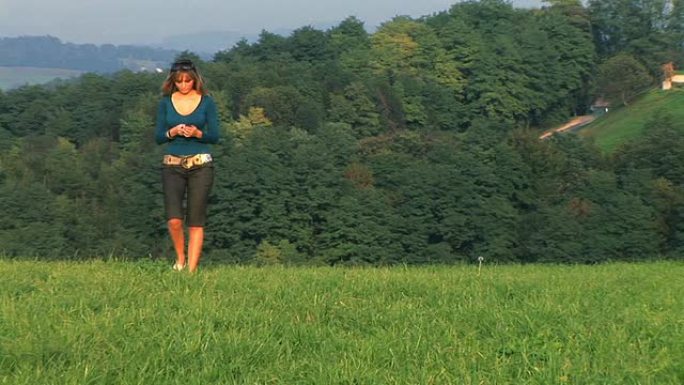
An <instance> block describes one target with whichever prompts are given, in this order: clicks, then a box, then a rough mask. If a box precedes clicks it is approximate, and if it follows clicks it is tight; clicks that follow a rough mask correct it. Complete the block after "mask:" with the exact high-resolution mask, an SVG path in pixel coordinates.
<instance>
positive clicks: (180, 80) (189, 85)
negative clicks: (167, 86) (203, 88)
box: [174, 72, 195, 95]
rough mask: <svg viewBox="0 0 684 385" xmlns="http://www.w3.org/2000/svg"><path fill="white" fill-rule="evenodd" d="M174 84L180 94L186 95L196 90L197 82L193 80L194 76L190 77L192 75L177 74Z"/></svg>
mask: <svg viewBox="0 0 684 385" xmlns="http://www.w3.org/2000/svg"><path fill="white" fill-rule="evenodd" d="M174 83H175V84H176V88H177V89H178V92H180V93H181V94H184V95H185V94H188V93H189V92H190V91H192V90H193V89H194V88H195V81H194V80H193V79H192V76H190V74H188V73H187V72H179V73H178V74H176V78H175V79H174Z"/></svg>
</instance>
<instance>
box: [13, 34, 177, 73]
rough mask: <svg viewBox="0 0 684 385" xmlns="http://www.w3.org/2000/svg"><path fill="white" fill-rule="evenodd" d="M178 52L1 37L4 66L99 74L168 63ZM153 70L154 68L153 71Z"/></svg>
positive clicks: (58, 40) (32, 37) (37, 38)
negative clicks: (59, 69) (142, 64)
mask: <svg viewBox="0 0 684 385" xmlns="http://www.w3.org/2000/svg"><path fill="white" fill-rule="evenodd" d="M177 54H178V52H176V51H172V50H166V49H158V48H151V47H144V46H133V45H118V46H115V45H112V44H103V45H94V44H73V43H64V42H62V41H61V40H60V39H58V38H56V37H53V36H20V37H4V38H0V66H5V67H39V68H64V69H72V70H80V71H87V72H97V73H111V72H116V71H120V70H122V69H131V70H138V69H139V68H140V67H141V63H148V65H149V64H150V63H163V64H168V62H169V61H172V60H173V57H174V56H175V55H177ZM149 69H153V68H149Z"/></svg>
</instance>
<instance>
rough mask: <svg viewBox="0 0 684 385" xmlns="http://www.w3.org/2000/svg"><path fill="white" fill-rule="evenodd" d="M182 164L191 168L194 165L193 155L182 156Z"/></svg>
mask: <svg viewBox="0 0 684 385" xmlns="http://www.w3.org/2000/svg"><path fill="white" fill-rule="evenodd" d="M181 166H182V167H183V168H184V169H187V170H189V169H191V168H192V166H193V162H192V156H184V157H183V158H181Z"/></svg>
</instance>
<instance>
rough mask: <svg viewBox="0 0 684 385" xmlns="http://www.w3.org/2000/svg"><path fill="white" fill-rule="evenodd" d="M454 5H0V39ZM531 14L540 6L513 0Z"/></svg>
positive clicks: (277, 22) (271, 25) (72, 1)
mask: <svg viewBox="0 0 684 385" xmlns="http://www.w3.org/2000/svg"><path fill="white" fill-rule="evenodd" d="M455 2H457V0H289V1H286V0H250V1H243V0H0V37H5V36H19V35H52V36H56V37H58V38H60V39H61V40H62V41H65V42H73V43H95V44H102V43H113V44H146V43H155V42H159V41H161V40H163V38H165V37H168V36H174V35H182V34H185V33H195V32H206V31H237V32H240V33H245V34H249V33H254V32H259V31H261V30H263V29H265V30H268V31H276V30H278V29H294V28H298V27H302V26H305V25H310V24H313V25H316V24H328V23H329V24H336V23H338V22H340V21H341V20H343V19H344V18H346V17H347V16H356V17H357V18H359V19H360V20H361V21H363V22H364V23H365V25H366V27H375V26H377V25H378V24H379V23H381V22H384V21H388V20H390V19H391V18H392V17H394V16H397V15H408V16H412V17H419V16H423V15H429V14H432V13H434V12H439V11H444V10H447V9H449V7H450V5H452V4H454V3H455ZM512 3H513V4H515V5H516V6H539V5H540V3H541V1H540V0H514V1H512Z"/></svg>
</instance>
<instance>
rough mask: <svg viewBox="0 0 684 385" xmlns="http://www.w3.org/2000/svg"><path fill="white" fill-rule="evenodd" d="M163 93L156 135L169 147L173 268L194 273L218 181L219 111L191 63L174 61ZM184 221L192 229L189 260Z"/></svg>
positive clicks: (166, 182) (166, 173)
mask: <svg viewBox="0 0 684 385" xmlns="http://www.w3.org/2000/svg"><path fill="white" fill-rule="evenodd" d="M162 93H163V98H162V100H161V101H160V102H159V108H158V110H157V125H156V132H155V137H156V141H157V143H158V144H165V145H166V148H165V150H164V159H163V167H162V184H163V189H164V209H165V210H166V219H167V225H168V229H169V235H170V236H171V240H172V241H173V247H174V249H175V251H176V263H175V264H174V265H173V269H174V270H178V271H180V270H183V269H184V268H185V267H186V266H187V267H188V270H189V271H190V272H194V271H195V270H197V266H198V264H199V260H200V255H201V253H202V243H203V242H204V227H205V224H206V219H207V201H208V199H209V192H210V191H211V186H212V184H213V182H214V166H213V160H212V157H211V151H210V144H213V143H217V142H218V139H219V123H218V122H219V120H218V113H217V111H216V104H215V102H214V100H213V99H212V97H211V96H209V95H207V93H206V90H205V87H204V82H203V80H202V77H201V76H200V73H199V72H198V71H197V68H196V67H195V65H194V64H193V63H192V61H190V60H185V59H184V60H178V61H176V62H174V63H173V65H172V66H171V70H170V71H169V74H168V76H167V78H166V80H165V81H164V83H163V85H162ZM183 199H185V200H186V205H185V206H186V209H185V210H183ZM184 222H185V225H187V227H188V251H187V260H186V253H185V232H184ZM186 261H187V262H186Z"/></svg>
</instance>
